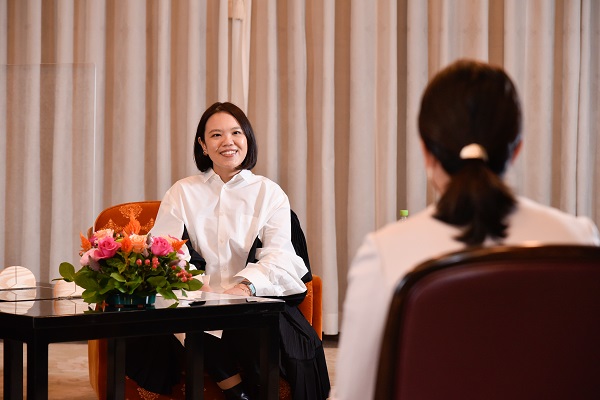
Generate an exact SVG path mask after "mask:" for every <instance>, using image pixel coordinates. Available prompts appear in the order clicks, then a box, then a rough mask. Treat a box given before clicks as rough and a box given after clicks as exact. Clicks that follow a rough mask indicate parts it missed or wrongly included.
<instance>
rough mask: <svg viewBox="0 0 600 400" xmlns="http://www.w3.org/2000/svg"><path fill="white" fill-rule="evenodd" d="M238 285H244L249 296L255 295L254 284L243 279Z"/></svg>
mask: <svg viewBox="0 0 600 400" xmlns="http://www.w3.org/2000/svg"><path fill="white" fill-rule="evenodd" d="M240 285H244V286H245V287H246V289H248V291H249V293H250V294H249V296H254V295H256V288H255V287H254V284H253V283H252V282H250V281H249V280H248V279H244V280H243V281H242V282H241V283H240Z"/></svg>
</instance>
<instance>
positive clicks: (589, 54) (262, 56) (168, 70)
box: [0, 0, 600, 334]
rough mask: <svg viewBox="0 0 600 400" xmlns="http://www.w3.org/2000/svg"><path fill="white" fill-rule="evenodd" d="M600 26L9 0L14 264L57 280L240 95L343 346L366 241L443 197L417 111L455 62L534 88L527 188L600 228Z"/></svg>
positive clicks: (574, 4) (308, 6) (452, 8)
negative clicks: (87, 235)
mask: <svg viewBox="0 0 600 400" xmlns="http://www.w3.org/2000/svg"><path fill="white" fill-rule="evenodd" d="M599 32H600V3H599V2H597V1H595V0H527V1H521V0H429V1H422V0H398V1H397V0H378V1H372V0H351V1H347V0H288V1H284V0H254V1H252V0H200V1H199V0H177V1H172V0H162V1H157V0H128V1H118V0H43V1H42V0H0V64H2V69H1V71H2V73H1V76H0V113H1V114H2V115H1V117H0V134H1V136H0V266H8V265H24V266H27V267H29V268H31V269H32V270H33V271H34V272H35V273H36V275H37V277H38V279H40V280H48V279H52V278H54V277H56V276H57V275H58V272H57V271H58V264H59V263H60V261H63V260H69V261H73V262H75V261H76V260H77V254H76V253H77V250H78V232H79V231H85V230H86V229H87V227H89V226H90V225H91V224H92V222H93V218H94V216H95V215H96V214H97V213H98V212H99V211H100V210H101V209H102V208H104V207H106V206H109V205H111V204H116V203H120V202H125V201H135V200H142V199H160V198H161V197H162V195H163V194H164V192H165V191H166V190H167V188H168V187H169V186H170V185H171V184H172V183H173V182H174V181H175V180H177V179H179V178H182V177H184V176H187V175H190V174H194V173H195V172H196V170H195V167H194V163H193V160H192V142H193V137H194V134H195V128H196V125H197V123H198V119H199V118H200V115H201V114H202V112H203V111H204V109H205V108H206V107H207V106H208V105H210V104H211V103H212V102H214V101H217V100H219V101H224V100H231V101H234V102H236V103H237V104H239V105H240V106H241V107H242V108H243V109H244V110H246V111H247V113H248V115H249V116H250V119H251V121H252V122H253V125H254V128H255V130H256V132H257V137H258V144H259V162H258V164H257V167H256V169H255V172H256V173H258V174H262V175H265V176H267V177H269V178H271V179H273V180H274V181H276V182H278V183H279V184H280V185H281V186H282V187H283V188H284V190H285V191H286V192H287V193H288V195H289V197H290V200H291V203H292V207H293V208H294V209H295V210H296V211H297V212H298V214H299V216H300V219H301V222H302V225H303V227H304V229H305V231H306V235H307V239H308V246H309V251H310V255H311V264H312V267H313V271H314V272H315V273H316V274H319V275H321V276H322V277H323V281H324V310H323V311H324V330H325V333H326V334H335V333H337V332H338V320H339V317H340V316H339V312H338V310H339V308H340V305H341V302H342V301H343V298H344V294H345V286H346V273H347V269H348V265H349V263H350V260H351V259H352V257H353V255H354V253H355V251H356V248H357V246H359V244H360V242H361V241H362V239H363V237H364V235H365V234H366V233H367V232H369V231H371V230H374V229H377V228H379V227H381V226H383V225H385V224H386V223H389V222H391V221H394V220H395V219H396V218H397V214H398V209H400V208H408V209H409V210H410V212H411V213H416V212H418V211H419V210H421V209H423V208H424V207H425V206H426V204H428V202H431V201H433V200H434V199H433V196H432V193H431V191H430V189H429V188H428V187H427V182H426V178H425V173H424V170H423V168H422V158H421V152H420V144H419V140H418V133H417V129H416V115H417V112H418V108H419V100H420V95H421V92H422V90H423V88H424V87H425V85H426V84H427V80H428V79H429V78H430V77H431V76H432V75H433V74H434V73H435V72H436V71H437V70H439V69H440V68H442V67H443V66H445V65H446V64H448V63H450V62H452V61H453V60H455V59H457V58H460V57H471V58H477V59H481V60H489V61H490V62H493V63H495V64H499V65H502V66H504V67H505V68H506V69H507V71H508V72H509V74H510V75H511V76H512V77H513V78H514V79H515V81H516V83H517V85H518V88H519V91H520V94H521V97H522V100H523V108H524V111H525V125H524V140H525V142H524V148H523V152H522V154H521V155H520V157H519V159H518V160H517V163H516V165H515V166H514V168H513V169H512V170H511V172H510V173H509V174H508V177H507V179H508V180H509V182H510V183H511V184H512V185H513V187H514V188H515V190H516V191H517V193H519V194H523V195H526V196H529V197H532V198H534V199H535V200H538V201H540V202H542V203H546V204H550V205H553V206H556V207H559V208H561V209H564V210H566V211H569V212H572V213H576V214H579V215H587V216H590V217H592V218H593V219H594V220H595V221H596V222H599V221H600V199H599V195H598V193H599V192H600V191H599V188H600V176H599V173H598V172H596V171H599V170H600V168H599V167H600V160H599V158H598V157H596V154H598V153H599V150H600V144H599V143H598V133H597V127H598V126H600V102H599V99H598V96H599V95H598V93H600V90H599V89H600V87H599V86H600V78H599V76H600V74H599V72H600V59H599V58H600V52H598V51H597V49H598V48H600V37H599V36H600V33H599ZM46 64H52V66H45V67H42V65H46ZM36 66H37V67H36ZM23 68H25V69H28V74H25V75H23V74H21V75H19V77H20V78H19V79H21V81H15V75H14V74H13V73H12V72H14V71H23ZM49 68H50V69H49ZM52 69H53V71H54V72H53V73H50V75H49V76H46V75H44V73H42V71H45V72H46V73H48V71H50V70H52ZM10 71H12V72H10ZM90 71H91V72H90ZM78 72H79V74H78ZM90 74H91V76H93V79H92V81H91V83H90V79H89V76H90ZM23 79H25V80H24V81H23ZM45 82H51V85H47V84H45ZM21 92H22V93H21ZM90 92H92V93H93V96H92V97H93V104H92V105H91V107H90V104H89V98H90ZM15 94H19V96H15ZM48 99H51V100H48ZM17 100H18V102H17ZM49 105H51V106H49ZM15 110H18V111H19V112H14V111H15ZM90 110H91V111H90ZM90 112H91V113H92V117H90V116H89V113H90ZM82 115H83V116H85V117H82ZM90 118H91V121H92V122H91V123H90ZM90 140H91V142H90ZM423 245H424V246H426V245H427V244H426V243H424V244H423ZM399 248H401V244H399Z"/></svg>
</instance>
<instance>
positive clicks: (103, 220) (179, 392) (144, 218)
mask: <svg viewBox="0 0 600 400" xmlns="http://www.w3.org/2000/svg"><path fill="white" fill-rule="evenodd" d="M159 207H160V201H140V202H130V203H123V204H118V205H115V206H112V207H109V208H106V209H105V210H103V211H102V212H100V214H98V217H97V218H96V221H95V222H94V226H93V228H90V231H91V230H94V231H95V230H98V229H114V230H115V231H120V230H122V229H123V228H124V227H125V226H126V225H127V223H128V222H129V218H130V216H133V217H135V218H136V219H137V220H138V222H139V223H140V225H141V230H140V233H141V234H146V233H148V231H150V229H151V228H152V226H154V221H155V218H156V215H157V213H158V208H159ZM89 233H91V232H89ZM306 288H307V293H306V297H305V298H304V300H303V301H302V303H301V304H300V305H299V306H298V308H299V309H300V311H301V312H302V314H303V315H304V317H305V318H306V319H307V321H308V322H309V323H310V324H311V326H312V327H313V328H314V329H315V331H316V332H317V334H318V335H319V338H321V339H322V327H323V311H322V310H323V308H322V306H323V295H322V291H323V285H322V280H321V278H320V277H319V276H318V275H314V274H313V279H312V281H311V282H308V283H307V284H306ZM106 351H107V347H106V340H103V339H100V340H90V341H88V362H89V377H90V384H91V385H92V388H93V389H94V391H95V392H96V394H97V395H98V398H99V399H100V400H104V399H106ZM204 388H205V391H204V398H205V399H206V400H223V399H224V396H223V393H222V391H221V389H220V388H219V387H218V386H217V384H216V383H215V382H214V381H213V380H212V379H211V378H210V377H209V376H208V375H205V379H204ZM173 393H174V394H173V395H171V396H166V395H158V394H156V393H152V392H148V391H147V390H144V389H142V388H140V387H139V386H138V385H137V384H136V383H135V381H133V380H131V379H129V378H127V379H126V381H125V397H126V398H127V399H147V398H152V399H155V400H175V399H183V398H184V397H185V396H184V394H185V388H184V386H183V380H182V381H181V382H180V383H179V384H178V385H177V386H176V387H175V388H174V389H173ZM279 398H280V400H287V399H291V391H290V387H289V384H288V383H287V382H286V381H285V380H284V379H281V380H280V383H279Z"/></svg>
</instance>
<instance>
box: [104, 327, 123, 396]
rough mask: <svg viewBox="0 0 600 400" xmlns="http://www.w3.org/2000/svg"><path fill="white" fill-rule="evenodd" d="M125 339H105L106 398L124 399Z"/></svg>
mask: <svg viewBox="0 0 600 400" xmlns="http://www.w3.org/2000/svg"><path fill="white" fill-rule="evenodd" d="M125 340H126V339H125V338H109V339H106V398H107V400H124V399H125V359H126V357H125V356H126V353H125V351H126V349H125Z"/></svg>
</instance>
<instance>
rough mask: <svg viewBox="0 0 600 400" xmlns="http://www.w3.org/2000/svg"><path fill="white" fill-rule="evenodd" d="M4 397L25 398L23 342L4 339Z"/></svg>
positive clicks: (16, 399) (18, 399)
mask: <svg viewBox="0 0 600 400" xmlns="http://www.w3.org/2000/svg"><path fill="white" fill-rule="evenodd" d="M4 398H5V399H15V400H23V342H19V341H16V340H10V339H4Z"/></svg>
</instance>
